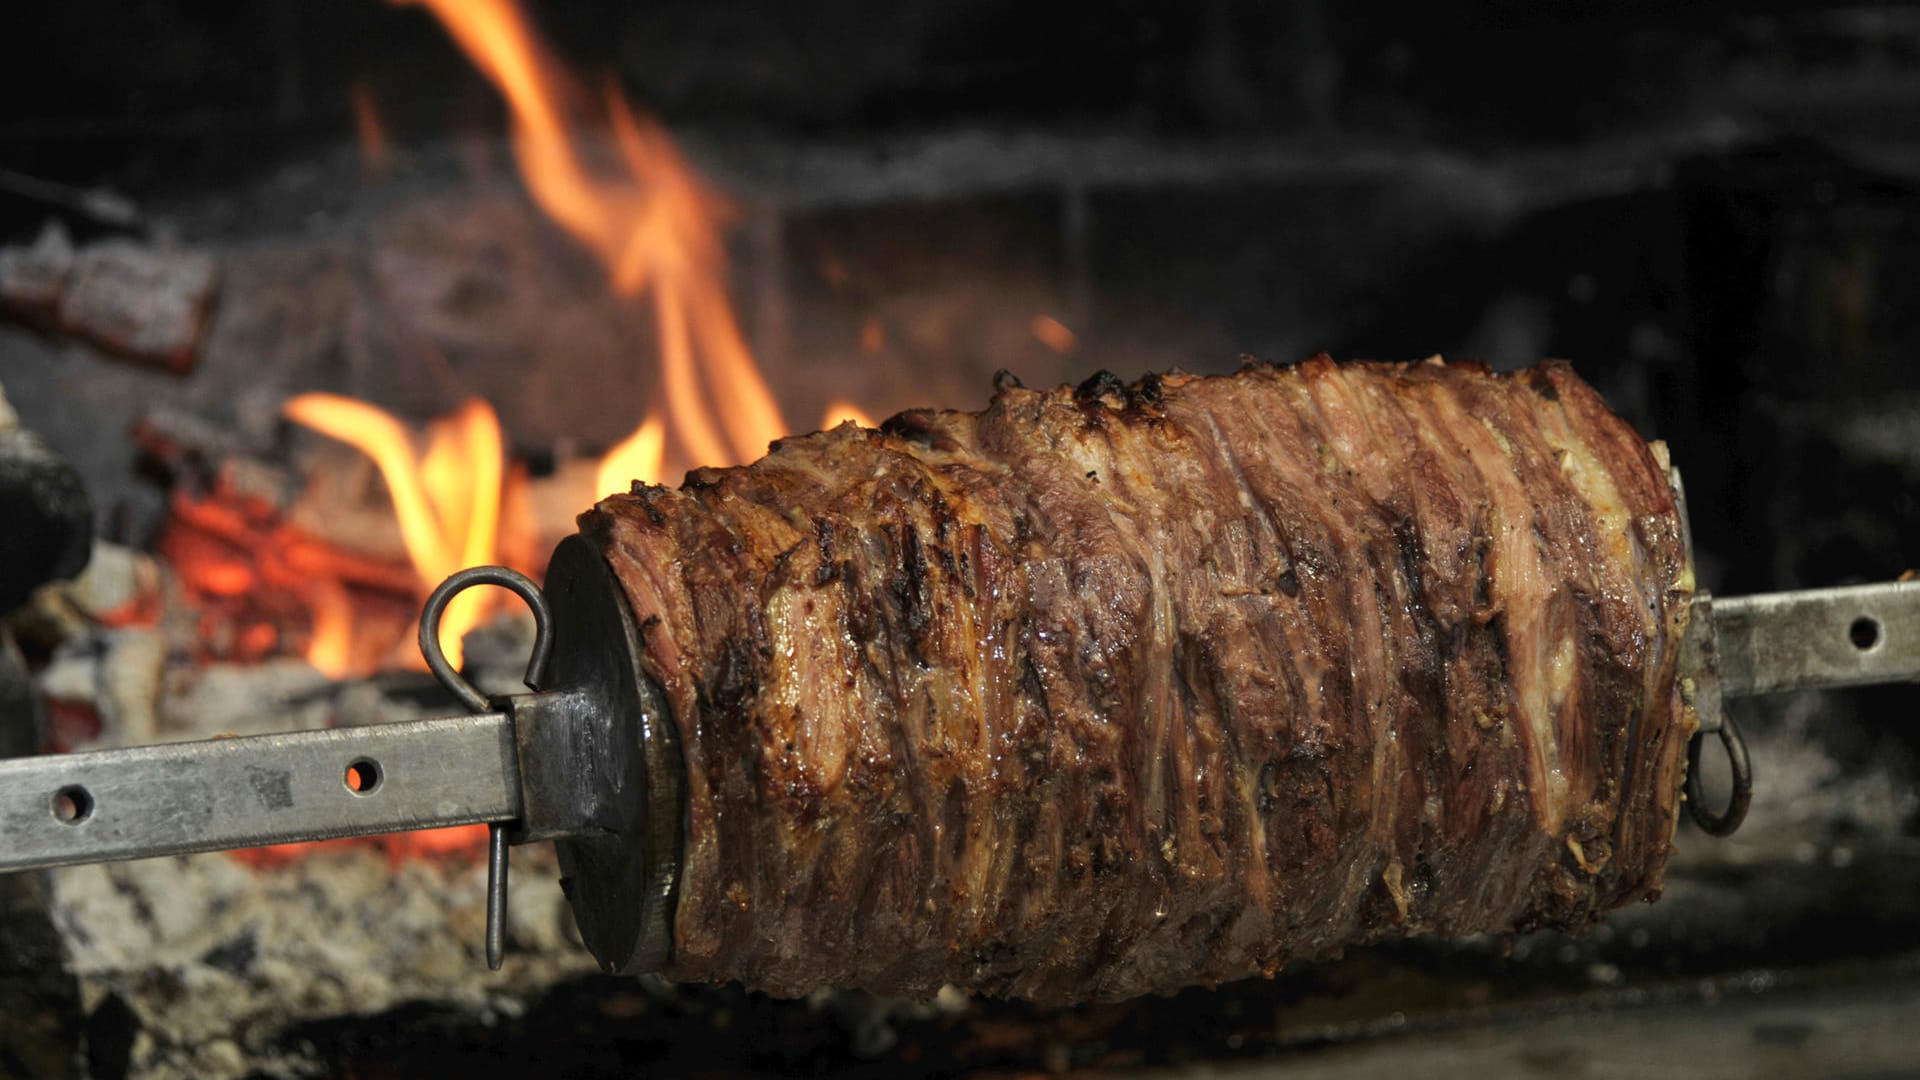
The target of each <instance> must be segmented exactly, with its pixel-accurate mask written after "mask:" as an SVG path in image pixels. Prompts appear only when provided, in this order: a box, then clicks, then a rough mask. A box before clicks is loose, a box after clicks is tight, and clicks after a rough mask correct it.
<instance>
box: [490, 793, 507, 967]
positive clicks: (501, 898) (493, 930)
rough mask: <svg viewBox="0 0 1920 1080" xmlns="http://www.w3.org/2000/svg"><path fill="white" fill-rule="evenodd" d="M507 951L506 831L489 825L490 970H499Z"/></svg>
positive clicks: (496, 825)
mask: <svg viewBox="0 0 1920 1080" xmlns="http://www.w3.org/2000/svg"><path fill="white" fill-rule="evenodd" d="M506 951H507V830H506V829H505V828H503V827H502V826H501V825H500V824H499V823H498V822H496V823H494V824H492V825H489V826H487V970H488V971H499V970H500V964H501V961H502V960H503V959H504V958H505V954H506Z"/></svg>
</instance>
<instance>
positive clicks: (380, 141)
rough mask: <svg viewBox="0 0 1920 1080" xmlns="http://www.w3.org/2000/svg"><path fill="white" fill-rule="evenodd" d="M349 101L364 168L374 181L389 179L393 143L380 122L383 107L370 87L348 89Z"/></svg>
mask: <svg viewBox="0 0 1920 1080" xmlns="http://www.w3.org/2000/svg"><path fill="white" fill-rule="evenodd" d="M347 100H348V102H350V103H351V104H352V106H353V134H354V141H355V142H357V143H359V145H360V167H361V168H362V169H363V170H365V172H366V174H367V175H368V176H370V177H379V176H384V175H386V172H387V158H388V147H389V143H388V140H387V125H386V124H385V123H383V122H382V121H381V119H380V105H379V103H378V102H376V101H375V100H374V99H373V90H372V88H371V87H369V86H368V85H367V84H366V83H363V82H356V83H354V84H353V85H352V86H349V87H348V88H347Z"/></svg>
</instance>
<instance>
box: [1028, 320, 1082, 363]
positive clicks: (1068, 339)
mask: <svg viewBox="0 0 1920 1080" xmlns="http://www.w3.org/2000/svg"><path fill="white" fill-rule="evenodd" d="M1031 329H1032V330H1033V336H1034V337H1035V338H1037V339H1038V340H1039V342H1040V344H1042V345H1045V346H1046V347H1047V348H1049V349H1052V350H1053V351H1054V352H1057V353H1059V354H1060V355H1062V356H1065V355H1067V354H1068V353H1071V352H1073V351H1074V350H1075V349H1077V348H1079V347H1080V338H1079V337H1078V336H1076V335H1075V334H1074V332H1073V331H1072V330H1069V329H1067V324H1065V323H1063V322H1061V321H1060V320H1059V319H1056V318H1054V317H1053V316H1051V315H1035V316H1034V317H1033V323H1032V326H1031Z"/></svg>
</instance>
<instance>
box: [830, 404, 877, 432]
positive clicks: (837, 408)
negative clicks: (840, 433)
mask: <svg viewBox="0 0 1920 1080" xmlns="http://www.w3.org/2000/svg"><path fill="white" fill-rule="evenodd" d="M848 420H851V421H853V422H854V423H856V424H859V425H860V426H861V427H873V426H874V423H873V417H871V416H868V415H867V414H866V412H865V411H863V410H862V409H861V408H860V406H858V405H855V404H853V403H852V402H850V401H835V402H834V403H833V404H831V405H828V406H827V411H826V413H825V414H824V415H823V416H821V418H820V428H821V430H823V431H824V430H826V429H828V428H836V427H839V426H840V425H841V424H844V423H846V422H847V421H848Z"/></svg>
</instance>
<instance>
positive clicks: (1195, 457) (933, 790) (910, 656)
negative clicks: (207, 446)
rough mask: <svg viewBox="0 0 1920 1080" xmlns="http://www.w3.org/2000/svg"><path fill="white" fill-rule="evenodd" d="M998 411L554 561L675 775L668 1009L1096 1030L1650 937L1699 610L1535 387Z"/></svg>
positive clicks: (879, 437)
mask: <svg viewBox="0 0 1920 1080" xmlns="http://www.w3.org/2000/svg"><path fill="white" fill-rule="evenodd" d="M1006 382H1007V385H1003V386H1002V387H1001V388H1000V389H999V391H998V392H997V393H996V394H995V396H994V400H993V403H992V405H991V406H990V407H988V408H987V410H986V411H984V412H981V413H977V414H976V413H958V412H932V411H917V412H908V413H903V414H901V415H899V416H896V417H894V418H893V419H892V420H890V421H888V422H887V424H886V425H885V426H884V427H883V428H882V429H881V430H879V431H874V430H864V429H859V428H856V427H853V426H851V425H843V426H841V427H840V428H837V429H835V430H833V431H828V432H822V433H819V434H815V435H808V436H804V437H799V438H792V439H786V440H783V441H781V442H779V443H776V444H775V445H774V448H773V450H772V452H771V453H769V454H768V455H767V456H766V457H765V458H763V459H762V460H760V461H758V462H756V463H754V464H753V465H750V466H747V467H745V468H738V469H725V470H701V471H698V472H695V473H693V474H691V475H690V476H689V477H688V479H687V482H686V484H685V486H683V487H682V488H681V489H680V490H678V491H674V490H669V489H667V488H662V487H639V486H637V487H636V490H635V491H634V493H633V494H631V495H622V496H616V497H613V498H610V499H608V500H606V501H605V502H603V503H601V504H600V505H599V506H598V507H596V508H595V509H594V510H593V511H591V512H590V513H588V514H587V515H585V516H584V517H583V518H582V527H583V531H584V532H585V533H586V534H587V535H588V536H589V537H590V538H592V539H593V540H594V541H595V542H596V543H597V544H598V545H599V546H600V548H601V550H602V551H604V552H605V553H606V555H607V557H608V558H609V560H610V561H611V563H612V565H613V567H614V569H615V572H616V573H617V575H618V576H619V578H620V580H621V582H622V583H623V584H624V586H625V588H626V591H627V595H628V597H629V599H630V600H631V602H632V604H633V608H634V611H635V613H636V615H637V616H638V617H639V618H640V619H641V620H642V623H643V626H644V630H643V636H644V639H645V643H646V644H645V647H646V655H645V657H644V660H643V664H644V667H645V669H646V671H647V672H648V673H649V674H650V675H651V676H652V677H653V678H655V679H657V680H658V681H659V683H660V685H661V687H662V688H663V689H664V690H665V693H666V697H667V700H668V702H669V704H670V707H671V709H672V711H673V715H674V720H675V721H676V722H677V725H678V729H679V732H680V737H681V746H682V749H683V752H684V754H685V756H686V762H687V768H688V772H689V776H688V789H689V810H688V817H687V825H686V828H687V833H686V857H685V864H684V866H685V869H684V871H683V873H682V878H681V883H680V896H679V902H678V907H677V910H676V914H675V920H676V922H675V926H674V953H673V958H672V961H671V963H670V964H669V966H668V969H667V971H666V974H667V975H668V976H669V977H671V978H675V979H682V980H725V979H737V980H739V981H741V982H743V983H745V984H747V985H748V986H751V987H758V988H762V989H766V990H769V991H772V992H775V993H780V994H791V995H797V994H803V993H806V992H809V991H812V990H815V989H817V988H820V987H828V986H832V987H861V988H866V989H870V990H876V991H883V992H889V993H907V994H930V993H932V992H933V991H934V990H936V989H937V988H938V987H939V986H940V985H941V984H942V983H948V982H951V983H954V984H957V985H959V986H962V987H965V988H968V989H971V990H976V991H982V992H987V993H993V994H1007V995H1015V996H1021V997H1027V998H1033V999H1037V1000H1041V1001H1048V1002H1062V1001H1074V1000H1085V999H1116V998H1124V997H1129V996H1132V995H1137V994H1141V993H1146V992H1152V991H1168V990H1172V989H1176V988H1178V987H1182V986H1187V985H1190V984H1195V983H1217V982H1220V981H1223V980H1228V979H1235V978H1239V977H1242V976H1245V975H1248V974H1252V973H1258V972H1266V973H1271V972H1273V971H1274V970H1276V969H1277V968H1278V967H1279V966H1280V965H1281V964H1282V963H1284V962H1286V961H1288V960H1291V959H1294V958H1299V957H1311V956H1316V955H1321V954H1325V953H1328V952H1331V951H1334V950H1337V949H1339V948H1341V947H1343V946H1346V945H1350V944H1356V943H1361V942H1367V941H1375V940H1380V939H1383V938H1391V937H1401V936H1405V935H1411V934H1417V933H1428V932H1432V933H1439V934H1445V935H1458V934H1467V933H1473V932H1482V931H1494V932H1501V931H1509V930H1514V929H1525V928H1529V927H1535V926H1560V927H1569V928H1573V927H1580V926H1584V925H1586V924H1588V923H1591V922H1592V921H1594V920H1595V919H1596V918H1597V917H1598V916H1599V915H1600V914H1601V913H1602V912H1605V911H1607V910H1608V909H1610V908H1613V907H1616V906H1618V905H1621V904H1624V903H1627V902H1628V901H1631V900H1633V899H1636V898H1647V899H1651V898H1653V897H1654V896H1656V895H1657V894H1658V892H1659V889H1660V877H1661V870H1662V867H1663V865H1664V864H1665V861H1666V859H1667V856H1668V853H1669V851H1670V846H1671V839H1672V834H1673V828H1674V823H1675V820H1676V816H1677V810H1678V802H1679V791H1680V785H1681V780H1682V770H1683V768H1684V764H1683V761H1684V748H1685V745H1686V742H1687V738H1688V736H1689V735H1690V734H1691V731H1692V726H1693V725H1692V721H1691V720H1690V719H1689V718H1688V717H1687V716H1686V715H1685V714H1684V710H1682V708H1681V706H1680V704H1679V701H1678V696H1677V694H1676V693H1675V673H1674V669H1675V656H1676V653H1677V651H1678V642H1679V640H1680V636H1681V630H1682V623H1683V620H1684V618H1685V611H1686V600H1687V597H1688V592H1689V589H1690V582H1691V579H1690V574H1689V571H1688V568H1687V566H1686V564H1685V563H1686V560H1685V554H1684V551H1683V546H1682V541H1681V536H1680V522H1679V516H1678V511H1677V510H1676V508H1675V505H1674V499H1673V495H1672V492H1671V490H1670V488H1669V486H1668V483H1667V480H1666V477H1665V474H1664V471H1663V469H1662V468H1661V466H1660V464H1659V463H1658V462H1656V460H1655V458H1654V455H1653V454H1652V453H1651V452H1650V451H1649V448H1648V446H1647V444H1646V443H1645V442H1644V441H1642V440H1641V439H1640V438H1639V437H1638V436H1636V435H1635V434H1634V433H1633V431H1632V430H1631V429H1630V428H1629V427H1628V426H1627V425H1626V424H1625V423H1624V422H1623V421H1622V420H1620V419H1619V418H1618V417H1617V416H1615V415H1614V414H1613V413H1611V412H1610V411H1608V409H1607V408H1606V406H1605V405H1604V404H1603V403H1602V402H1601V401H1600V399H1599V397H1598V396H1597V395H1596V394H1595V393H1594V391H1593V390H1592V389H1591V388H1590V387H1588V386H1587V385H1586V384H1585V383H1583V382H1582V381H1580V379H1579V378H1578V377H1576V376H1575V375H1574V374H1573V372H1572V371H1571V370H1570V369H1568V368H1567V367H1566V366H1565V365H1562V364H1546V365H1543V366H1541V367H1538V368H1534V369H1532V370H1530V371H1525V372H1520V373H1517V374H1513V375H1494V374H1491V373H1489V372H1488V371H1486V370H1485V369H1484V368H1481V367H1477V366H1466V365H1445V364H1442V363H1440V362H1438V361H1428V362H1426V363H1420V364H1412V365H1397V364H1371V363H1366V364H1361V363H1355V364H1345V365H1339V364H1335V363H1333V362H1331V361H1329V360H1327V359H1326V358H1324V357H1321V358H1317V359H1315V360H1312V361H1309V362H1307V363H1305V364H1301V365H1298V366H1295V367H1281V368H1276V367H1270V366H1265V365H1256V366H1250V367H1248V368H1247V369H1245V370H1243V371H1241V372H1240V373H1238V374H1236V375H1233V376H1227V377H1209V378H1197V377H1190V376H1185V375H1178V374H1175V375H1167V376H1160V377H1153V376H1150V377H1148V378H1146V379H1143V380H1142V381H1140V382H1138V383H1136V384H1133V385H1131V386H1124V385H1121V384H1120V383H1119V382H1118V381H1117V380H1115V379H1113V378H1112V377H1111V376H1105V375H1102V376H1097V377H1096V378H1095V379H1093V380H1089V382H1088V383H1087V384H1086V385H1083V386H1081V387H1080V388H1079V389H1078V390H1069V389H1066V388H1061V389H1057V390H1051V391H1035V390H1028V389H1024V388H1021V387H1019V386H1017V385H1015V384H1012V381H1011V380H1007V381H1006Z"/></svg>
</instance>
